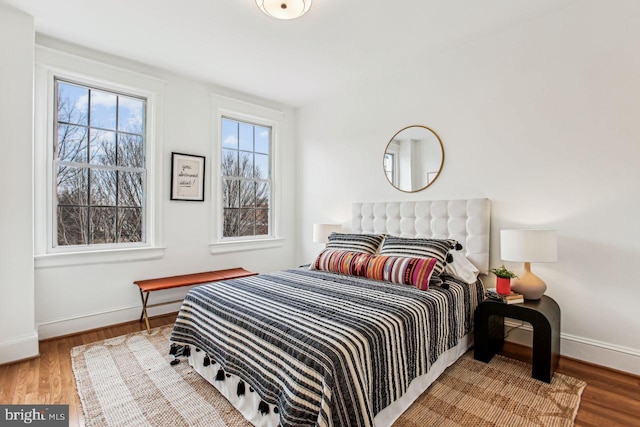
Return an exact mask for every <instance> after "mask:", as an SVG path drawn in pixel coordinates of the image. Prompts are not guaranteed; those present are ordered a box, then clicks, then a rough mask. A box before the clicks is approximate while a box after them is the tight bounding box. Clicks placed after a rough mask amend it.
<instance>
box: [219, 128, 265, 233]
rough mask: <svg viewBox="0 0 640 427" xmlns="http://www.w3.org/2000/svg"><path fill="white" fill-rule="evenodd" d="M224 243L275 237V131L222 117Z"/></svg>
mask: <svg viewBox="0 0 640 427" xmlns="http://www.w3.org/2000/svg"><path fill="white" fill-rule="evenodd" d="M220 125H221V137H222V144H221V146H222V153H221V157H220V158H221V172H222V173H221V174H222V202H223V212H222V218H223V220H222V221H223V224H222V237H223V238H224V239H233V238H236V239H237V238H242V237H268V236H272V234H273V232H272V228H273V227H272V224H271V216H272V211H273V206H272V202H271V200H272V178H271V176H272V172H271V152H272V141H271V140H272V128H271V127H270V126H263V125H259V124H255V123H249V122H245V121H240V120H235V119H232V118H229V117H224V116H223V117H221V122H220Z"/></svg>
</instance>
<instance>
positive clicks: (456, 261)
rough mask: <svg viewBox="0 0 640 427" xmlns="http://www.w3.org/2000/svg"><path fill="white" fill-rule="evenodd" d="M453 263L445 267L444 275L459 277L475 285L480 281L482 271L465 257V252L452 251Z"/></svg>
mask: <svg viewBox="0 0 640 427" xmlns="http://www.w3.org/2000/svg"><path fill="white" fill-rule="evenodd" d="M450 254H451V255H453V262H448V263H447V265H445V267H444V274H448V275H449V276H454V277H457V278H458V279H460V280H462V281H464V282H466V283H475V282H476V280H478V273H480V270H478V268H477V267H476V266H475V265H473V263H472V262H471V261H469V260H468V259H467V257H466V256H464V251H451V252H450Z"/></svg>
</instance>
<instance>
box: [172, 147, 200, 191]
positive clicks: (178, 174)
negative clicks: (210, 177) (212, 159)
mask: <svg viewBox="0 0 640 427" xmlns="http://www.w3.org/2000/svg"><path fill="white" fill-rule="evenodd" d="M204 173H205V158H204V156H196V155H193V154H184V153H171V200H184V201H190V202H203V201H204Z"/></svg>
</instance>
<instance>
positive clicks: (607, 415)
mask: <svg viewBox="0 0 640 427" xmlns="http://www.w3.org/2000/svg"><path fill="white" fill-rule="evenodd" d="M174 320H175V313H174V314H169V315H165V316H158V317H154V318H151V319H150V323H151V327H152V328H154V327H158V326H163V325H168V324H171V323H173V321H174ZM144 329H145V328H144V324H143V323H139V322H131V323H125V324H122V325H116V326H111V327H107V328H103V329H98V330H95V331H89V332H84V333H81V334H76V335H70V336H66V337H60V338H55V339H51V340H46V341H42V342H40V357H38V358H36V359H30V360H26V361H22V362H16V363H12V364H9V365H2V366H0V404H10V403H13V404H69V418H70V420H69V421H70V423H69V426H70V427H84V425H85V423H84V417H83V414H82V406H81V404H80V399H79V398H78V393H77V391H76V383H75V378H74V376H73V371H72V369H71V357H70V355H69V352H70V350H71V348H72V347H75V346H77V345H82V344H88V343H91V342H95V341H100V340H103V339H107V338H112V337H116V336H119V335H124V334H128V333H131V332H136V331H142V330H144ZM503 354H504V355H506V356H509V357H513V358H516V359H520V360H525V361H526V360H529V361H530V358H531V352H530V349H529V348H527V347H523V346H519V345H515V344H510V343H506V344H505V349H504V351H503ZM557 372H560V373H563V374H567V375H571V376H572V377H574V378H579V379H582V380H583V381H585V382H586V383H587V387H586V389H585V390H584V393H583V394H582V400H581V403H580V408H579V410H578V416H577V417H576V423H575V425H576V426H585V427H586V426H589V427H591V426H593V427H603V426H625V427H627V426H639V427H640V377H638V376H634V375H629V374H625V373H621V372H617V371H612V370H609V369H605V368H601V367H598V366H594V365H590V364H588V363H583V362H580V361H577V360H572V359H568V358H561V359H560V366H559V368H558V371H557Z"/></svg>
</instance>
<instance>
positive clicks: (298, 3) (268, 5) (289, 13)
mask: <svg viewBox="0 0 640 427" xmlns="http://www.w3.org/2000/svg"><path fill="white" fill-rule="evenodd" d="M256 4H257V5H258V7H259V8H260V10H261V11H263V12H264V13H266V14H267V15H269V16H271V17H272V18H277V19H294V18H299V17H301V16H302V15H304V14H305V13H307V12H308V11H309V9H311V0H256Z"/></svg>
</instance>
